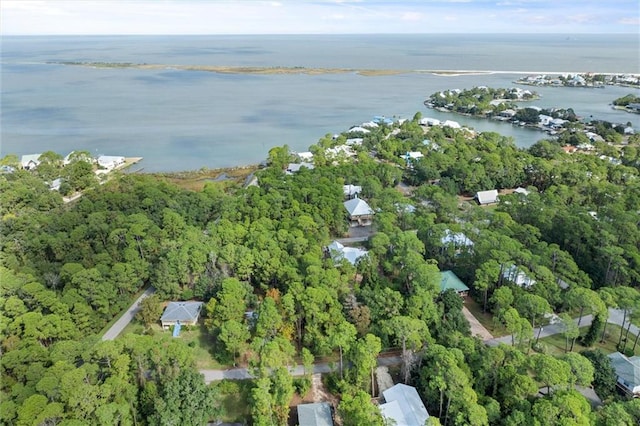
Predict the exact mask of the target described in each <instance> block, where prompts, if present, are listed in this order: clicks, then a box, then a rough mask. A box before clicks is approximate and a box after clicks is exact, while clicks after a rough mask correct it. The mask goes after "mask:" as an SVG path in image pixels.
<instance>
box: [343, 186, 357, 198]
mask: <svg viewBox="0 0 640 426" xmlns="http://www.w3.org/2000/svg"><path fill="white" fill-rule="evenodd" d="M361 192H362V187H361V186H359V185H351V184H349V185H342V193H343V194H344V196H345V198H347V199H348V200H350V199H352V198H354V197H356V196H358V194H360V193H361Z"/></svg>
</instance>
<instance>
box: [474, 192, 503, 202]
mask: <svg viewBox="0 0 640 426" xmlns="http://www.w3.org/2000/svg"><path fill="white" fill-rule="evenodd" d="M476 198H477V199H478V202H479V203H480V204H491V203H495V202H497V201H498V190H497V189H491V190H489V191H478V193H477V194H476Z"/></svg>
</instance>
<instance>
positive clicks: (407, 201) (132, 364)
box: [0, 113, 640, 426]
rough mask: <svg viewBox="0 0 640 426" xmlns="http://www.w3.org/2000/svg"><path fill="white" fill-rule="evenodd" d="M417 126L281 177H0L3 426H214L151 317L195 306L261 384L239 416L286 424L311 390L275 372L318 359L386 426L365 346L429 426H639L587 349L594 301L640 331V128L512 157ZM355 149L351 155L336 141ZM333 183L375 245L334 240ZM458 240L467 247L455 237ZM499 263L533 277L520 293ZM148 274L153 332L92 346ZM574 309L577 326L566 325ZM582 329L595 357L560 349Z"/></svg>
mask: <svg viewBox="0 0 640 426" xmlns="http://www.w3.org/2000/svg"><path fill="white" fill-rule="evenodd" d="M420 119H421V115H420V114H419V113H418V114H416V116H415V117H413V119H411V120H401V121H395V122H393V123H386V122H381V123H378V124H377V125H375V126H372V127H369V128H368V131H367V132H362V131H361V132H359V133H358V132H357V131H356V132H344V133H342V134H340V135H327V136H325V137H323V138H321V139H320V140H319V141H318V143H317V144H316V145H314V146H312V147H311V152H312V153H313V154H314V166H315V167H314V168H313V169H310V168H304V167H303V168H301V169H300V170H299V171H298V172H296V173H293V174H287V173H285V170H286V168H287V165H288V164H289V163H290V162H295V161H299V160H297V157H296V155H295V153H292V152H291V151H290V150H289V148H288V147H287V146H283V147H275V148H273V149H272V150H270V151H269V158H268V161H267V166H266V167H264V168H262V169H261V170H259V171H257V172H256V176H257V177H258V185H249V186H244V185H242V184H237V183H234V182H207V183H206V184H205V185H204V188H203V189H201V190H197V191H195V190H187V189H183V188H181V187H180V186H179V185H176V184H175V183H173V182H172V181H170V180H169V179H167V178H166V177H163V176H154V175H146V174H126V173H116V174H115V175H114V176H112V177H111V179H108V180H107V181H105V182H103V183H102V184H97V183H95V182H85V183H82V184H78V186H77V188H80V187H82V188H86V187H87V186H90V189H89V190H87V191H85V193H84V195H83V196H82V197H81V198H79V199H78V200H76V201H73V202H70V203H65V202H63V199H62V195H61V194H60V193H59V192H57V191H52V190H51V189H50V188H49V185H48V183H47V181H48V179H50V177H51V176H53V175H52V174H51V172H50V171H48V172H47V173H46V176H44V175H43V173H41V174H39V173H38V172H37V170H36V171H26V170H20V169H19V168H17V167H16V169H15V170H13V171H12V172H7V173H3V174H2V175H0V189H1V190H0V213H1V216H0V217H1V224H2V235H1V240H0V244H1V245H0V249H1V251H0V255H1V256H2V264H1V266H0V267H1V268H2V269H1V270H0V274H1V278H2V279H1V283H0V286H1V289H2V298H1V299H0V308H1V309H0V314H1V317H0V340H1V347H0V350H1V353H2V359H1V362H0V366H1V370H0V372H1V374H2V384H1V387H2V388H1V389H2V393H1V397H2V400H1V402H0V419H1V422H2V423H3V424H16V425H42V424H44V425H84V424H91V425H98V424H99V425H114V424H122V425H128V424H138V425H144V424H149V425H169V424H176V425H177V424H180V425H190V424H194V425H195V424H205V423H206V422H207V421H208V420H214V419H217V418H224V417H225V410H226V407H225V406H223V405H222V404H221V403H220V401H221V400H222V397H223V395H224V394H225V392H229V389H230V388H232V386H231V385H229V384H228V383H214V384H212V385H206V384H205V382H204V379H203V377H202V375H200V374H199V373H198V369H197V366H196V363H195V360H194V355H193V349H194V348H193V347H192V346H190V345H188V344H185V343H184V342H183V341H182V340H180V339H172V338H171V335H170V333H168V332H161V331H158V327H157V325H155V324H156V323H157V322H158V318H159V316H160V314H161V312H162V303H163V302H165V301H169V300H200V301H203V302H204V303H205V308H204V319H203V321H202V324H201V327H202V329H203V333H204V334H203V335H204V336H205V338H206V339H207V340H208V341H209V342H210V343H211V345H212V346H213V347H214V348H215V350H214V351H212V354H211V355H212V357H214V358H215V359H216V361H217V362H219V363H220V364H222V365H223V366H232V365H236V364H240V365H244V366H248V367H249V368H250V369H251V371H252V374H253V375H254V377H255V378H256V379H255V380H253V381H251V382H250V383H249V384H248V385H247V386H248V391H247V395H246V401H244V404H245V405H246V406H247V407H248V408H247V410H248V417H249V418H247V419H246V420H247V421H249V422H250V424H254V425H273V424H286V423H287V419H288V418H289V415H290V407H289V406H290V402H291V399H292V397H293V395H294V393H296V392H298V393H303V390H304V389H305V388H307V389H308V386H309V384H308V377H306V376H305V378H304V380H307V383H305V382H304V380H300V379H294V378H293V377H292V376H291V375H290V373H289V369H288V367H290V366H292V365H294V364H296V363H299V364H304V365H305V366H306V369H307V370H308V369H309V366H310V365H311V364H312V363H313V360H314V358H317V357H333V359H335V360H336V362H337V363H338V366H337V368H336V371H335V372H334V373H331V374H329V375H327V377H326V378H325V379H326V382H327V386H328V387H329V388H330V389H331V391H332V392H333V393H334V394H335V395H336V396H337V397H338V400H339V403H338V405H337V407H335V408H336V416H337V417H339V418H340V419H341V422H342V424H344V425H363V424H367V425H383V424H384V423H383V418H382V417H381V415H380V412H379V410H378V409H377V407H376V406H375V404H374V403H373V402H372V398H371V396H372V393H373V394H375V393H376V391H375V385H374V380H373V370H374V367H375V366H376V360H377V356H378V355H379V354H380V353H381V352H383V351H385V350H388V349H394V350H397V351H399V353H400V354H401V359H402V365H401V371H400V373H399V375H398V377H399V378H400V381H402V382H405V383H409V384H411V385H413V386H415V387H416V388H417V389H418V392H419V394H420V395H421V397H422V399H423V400H424V402H425V405H426V407H427V409H428V410H429V413H430V414H431V415H432V417H431V418H430V419H429V422H430V424H434V425H436V424H443V425H488V424H491V425H509V426H515V425H527V426H528V425H532V424H539V425H553V424H561V425H574V424H575V425H588V424H595V425H634V424H637V419H638V418H640V403H639V402H640V401H639V400H627V399H626V398H624V397H623V396H621V395H620V394H618V393H617V392H616V388H615V381H616V377H615V374H614V372H613V370H612V367H611V365H610V362H609V359H608V358H607V357H606V353H605V352H603V351H602V350H601V349H600V348H599V344H600V341H601V340H603V339H604V338H605V336H607V335H608V333H610V331H609V332H608V331H607V329H609V330H610V329H611V326H609V327H607V322H606V319H607V315H608V310H607V308H612V307H613V308H619V309H622V310H623V311H624V314H625V318H630V319H631V321H629V324H630V323H631V322H634V323H636V324H638V323H639V321H638V319H637V318H638V316H639V315H640V293H639V292H638V290H637V288H638V285H639V284H640V230H639V228H640V180H639V179H638V177H639V176H640V152H639V151H638V149H639V146H640V137H638V135H632V136H629V135H622V134H620V133H619V132H618V131H617V130H616V127H615V126H612V125H611V124H609V123H594V126H595V127H596V128H599V129H601V132H602V133H603V134H604V135H605V136H604V137H603V140H602V141H601V142H597V143H595V144H594V150H593V151H589V152H576V153H574V154H567V153H566V152H565V151H564V150H563V149H562V147H563V146H564V145H565V144H570V145H571V144H575V145H577V144H578V143H582V142H583V140H582V139H581V138H580V137H577V136H575V135H573V134H572V133H571V132H566V134H563V135H561V136H560V137H559V138H556V139H546V140H541V141H540V142H538V143H537V144H535V145H534V146H532V147H531V148H529V149H526V150H525V149H519V148H517V147H516V146H515V144H514V142H513V140H511V139H509V138H506V137H503V136H501V135H499V134H496V133H476V132H474V131H472V130H469V129H459V130H458V129H452V128H446V127H439V126H433V127H423V126H421V125H420V124H419V123H420ZM613 133H615V134H616V135H615V136H612V134H613ZM572 135H573V139H572ZM607 135H608V136H607ZM350 138H351V139H350ZM353 138H359V139H360V140H361V144H352V145H349V147H350V150H336V149H335V148H336V147H340V146H344V145H345V144H346V143H347V141H348V139H350V140H353ZM578 139H580V140H578ZM336 152H337V154H336ZM408 152H421V153H422V154H423V156H422V158H419V159H408V158H406V156H405V154H406V153H408ZM3 161H4V163H5V164H7V163H9V164H8V165H11V164H10V163H12V162H13V161H15V159H14V158H10V157H7V158H5V159H4V160H3ZM57 167H63V166H62V165H58V166H57ZM84 168H86V166H84ZM84 168H83V170H84ZM69 176H75V174H69ZM347 184H351V185H358V186H361V188H362V191H361V193H360V194H359V197H361V198H362V199H365V200H366V201H367V202H368V203H369V205H370V206H371V208H372V209H373V211H374V212H375V216H374V219H373V226H372V228H371V230H370V232H371V236H370V238H369V239H368V240H367V241H365V242H363V243H362V244H363V245H364V247H365V248H366V249H367V250H368V255H367V256H365V257H363V258H362V259H361V260H360V261H358V262H357V263H356V264H355V265H352V264H351V263H349V262H348V261H346V260H343V261H340V262H335V261H334V259H332V258H331V256H329V255H328V254H327V251H326V250H325V247H326V246H327V245H328V244H329V243H331V241H332V240H334V239H335V238H341V237H345V236H347V235H348V234H349V231H350V230H351V229H350V227H349V221H348V219H347V212H346V210H345V208H344V205H343V202H344V201H345V195H344V193H343V185H347ZM516 187H523V188H526V189H527V194H523V193H513V191H512V190H513V189H514V188H516ZM74 188H75V186H74ZM490 189H498V190H501V195H500V198H499V203H497V204H496V205H491V206H478V205H477V203H475V202H474V201H473V200H472V199H471V198H472V196H473V194H474V193H476V192H477V191H483V190H490ZM450 233H461V234H464V235H465V236H466V237H467V238H468V239H469V240H470V241H472V242H473V244H472V245H466V244H465V245H458V244H451V243H448V242H446V241H447V240H446V238H444V237H445V236H446V235H447V234H450ZM509 268H517V270H519V271H521V272H522V273H524V274H526V275H527V276H529V277H531V279H532V280H534V281H535V284H533V285H531V286H530V287H525V286H519V285H517V283H516V282H513V280H512V279H510V278H509V277H508V276H505V274H504V271H505V270H507V269H509ZM445 270H452V271H454V272H455V274H456V275H457V276H459V277H460V278H461V279H462V281H464V282H465V283H467V284H468V286H469V287H470V288H471V295H470V296H469V297H471V298H473V301H474V303H476V304H477V305H478V306H480V309H481V310H483V311H486V312H487V315H490V316H491V317H492V318H493V321H494V323H495V325H496V328H497V329H499V330H502V331H503V332H504V334H506V335H509V334H510V335H512V336H513V338H512V343H513V344H512V345H505V344H501V345H498V346H489V345H486V344H485V343H484V342H483V341H481V340H480V339H479V338H477V337H472V336H471V333H470V328H469V324H468V322H467V321H466V319H465V317H464V316H463V314H462V307H463V302H464V301H463V299H462V298H460V297H459V296H458V295H457V294H456V293H455V292H453V291H452V290H449V291H445V292H441V291H440V275H439V272H440V271H445ZM148 286H153V287H154V288H155V289H156V290H157V292H156V295H154V296H153V297H151V298H149V299H147V302H146V303H145V306H144V307H143V310H142V312H141V315H140V318H139V319H138V321H139V322H141V323H144V324H145V327H144V331H143V332H141V333H139V334H138V333H125V334H124V335H122V336H120V337H119V338H118V339H116V340H113V341H102V340H101V335H102V333H103V332H104V330H105V329H106V327H107V326H108V325H109V324H110V322H112V319H113V318H114V317H117V316H118V315H119V314H120V313H121V312H122V311H123V310H124V309H125V308H126V307H127V306H129V305H130V304H131V303H132V301H133V300H134V299H135V297H136V295H137V294H139V292H140V291H141V290H142V289H144V288H146V287H148ZM552 312H553V313H556V314H559V318H560V319H561V320H562V321H563V322H564V323H565V324H566V327H565V331H564V332H563V338H566V341H567V345H566V348H565V351H564V352H566V353H563V354H559V355H558V354H555V353H551V352H550V351H549V348H548V347H547V346H546V345H545V344H544V343H542V342H538V341H537V339H536V338H535V336H534V333H533V330H534V328H535V327H537V326H539V325H541V324H545V321H547V320H548V319H547V318H548V315H546V314H551V313H552ZM588 314H591V315H593V318H594V320H593V322H592V323H591V326H589V327H587V328H583V329H578V328H577V327H572V324H573V322H572V321H571V318H577V317H579V316H580V317H581V316H583V315H588ZM625 332H626V334H625ZM619 333H620V336H619V337H620V338H619V342H618V350H620V351H621V352H623V353H627V354H633V353H634V351H635V350H636V349H640V347H639V348H636V344H637V341H638V339H637V336H634V335H633V334H630V333H629V329H628V328H627V329H626V330H624V329H620V330H619ZM617 337H618V336H617V335H616V336H615V338H617ZM576 342H578V343H579V344H580V345H581V347H585V348H587V350H585V351H581V352H580V353H578V352H577V351H574V350H573V348H574V345H575V344H576ZM576 385H579V386H586V387H593V388H594V389H595V391H596V392H597V394H598V395H599V397H600V398H601V399H602V400H603V401H604V405H603V406H602V407H599V408H597V409H596V408H592V406H591V405H590V404H589V402H588V401H587V400H586V399H585V397H583V396H582V395H581V394H580V393H579V392H577V391H576V390H575V386H576ZM541 388H545V389H546V394H545V395H544V396H540V395H539V389H541Z"/></svg>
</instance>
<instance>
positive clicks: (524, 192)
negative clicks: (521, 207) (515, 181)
mask: <svg viewBox="0 0 640 426" xmlns="http://www.w3.org/2000/svg"><path fill="white" fill-rule="evenodd" d="M513 192H515V193H516V194H522V195H529V194H530V193H531V191H529V190H528V189H526V188H523V187H521V186H519V187H517V188H516V189H514V190H513Z"/></svg>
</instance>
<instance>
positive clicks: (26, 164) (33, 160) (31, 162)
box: [20, 154, 42, 170]
mask: <svg viewBox="0 0 640 426" xmlns="http://www.w3.org/2000/svg"><path fill="white" fill-rule="evenodd" d="M41 155H42V154H27V155H23V156H22V157H21V158H20V164H21V165H22V168H23V169H25V170H33V169H35V168H36V167H38V165H39V164H40V160H39V158H40V156H41Z"/></svg>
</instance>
